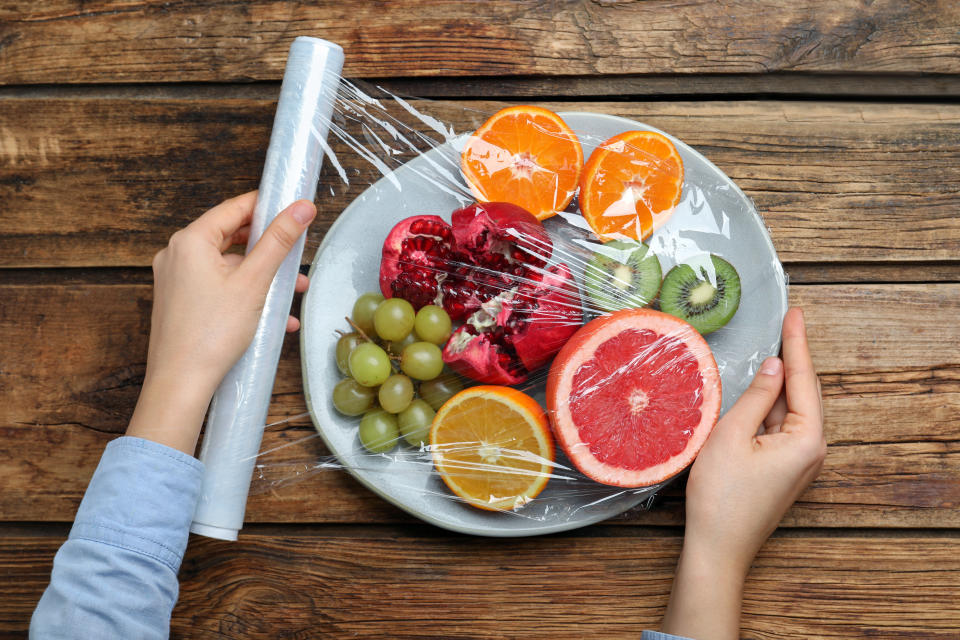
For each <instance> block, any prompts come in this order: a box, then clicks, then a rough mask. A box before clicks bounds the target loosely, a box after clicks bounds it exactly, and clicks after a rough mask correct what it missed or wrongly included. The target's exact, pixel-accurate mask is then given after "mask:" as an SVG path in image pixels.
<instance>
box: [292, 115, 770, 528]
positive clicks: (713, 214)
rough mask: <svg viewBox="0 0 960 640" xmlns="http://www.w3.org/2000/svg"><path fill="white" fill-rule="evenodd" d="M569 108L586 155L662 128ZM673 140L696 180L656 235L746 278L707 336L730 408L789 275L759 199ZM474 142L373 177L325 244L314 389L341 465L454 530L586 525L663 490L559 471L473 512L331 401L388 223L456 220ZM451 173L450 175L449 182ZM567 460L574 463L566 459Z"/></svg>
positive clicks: (312, 321) (311, 359)
mask: <svg viewBox="0 0 960 640" xmlns="http://www.w3.org/2000/svg"><path fill="white" fill-rule="evenodd" d="M561 115H562V116H563V118H564V119H565V120H566V122H567V123H568V124H569V125H570V127H571V128H573V130H574V131H576V132H577V135H578V136H580V141H581V143H582V145H583V147H584V149H583V150H584V157H589V154H590V153H591V152H592V151H593V149H594V148H595V147H596V146H597V145H598V144H599V143H601V142H602V141H604V140H606V139H608V138H610V137H612V136H614V135H616V134H618V133H622V132H624V131H628V130H633V129H641V130H649V131H658V130H657V129H655V128H654V127H650V126H647V125H645V124H642V123H640V122H635V121H632V120H627V119H625V118H618V117H614V116H609V115H602V114H593V113H562V114H561ZM660 133H664V132H660ZM665 135H668V136H669V134H665ZM670 138H671V139H672V140H673V141H674V143H675V144H676V146H677V149H678V151H679V153H680V155H681V157H682V158H683V164H684V170H685V182H684V187H683V196H682V200H681V202H680V204H679V206H678V208H677V211H676V212H675V213H674V215H673V216H672V218H671V219H670V220H669V222H668V223H667V224H666V225H665V226H664V227H663V228H662V229H660V230H658V231H657V232H656V233H655V234H654V237H653V240H652V242H651V246H652V247H653V249H654V250H655V251H656V252H657V254H658V255H659V257H660V260H661V262H662V263H663V267H664V273H666V271H667V270H668V269H669V268H670V267H671V266H673V264H675V263H676V262H679V261H684V260H691V259H692V260H696V259H697V258H696V257H697V256H698V255H701V256H702V255H703V254H704V252H707V253H715V254H718V255H721V256H723V257H724V258H725V259H727V260H728V261H729V262H731V263H732V264H733V265H734V266H735V267H736V268H737V270H738V271H739V273H740V276H741V280H742V282H741V284H742V288H743V295H742V302H741V309H740V311H739V312H738V313H737V315H736V316H734V318H733V320H732V321H731V322H730V324H728V325H727V326H726V327H724V328H723V329H721V330H720V331H717V332H715V333H713V334H711V335H709V336H708V342H709V343H710V346H711V348H712V349H713V352H714V356H715V357H716V360H717V364H718V365H719V367H720V371H721V377H722V381H723V409H724V410H726V409H728V408H729V407H730V406H731V405H732V404H733V402H734V401H736V399H737V398H738V397H739V396H740V394H741V393H742V392H743V390H744V389H745V388H746V386H747V384H749V382H750V379H751V378H752V377H753V374H754V372H755V371H756V369H757V367H758V365H759V363H760V362H761V361H762V360H763V359H764V358H766V357H767V356H770V355H773V354H776V353H777V351H778V350H779V347H780V326H781V322H782V320H783V315H784V313H785V312H786V308H787V292H786V281H785V278H784V274H783V270H782V268H781V266H780V263H779V261H778V259H777V255H776V252H775V250H774V248H773V244H772V243H771V241H770V236H769V234H768V233H767V229H766V227H765V226H764V224H763V221H762V219H761V218H760V216H759V215H758V214H757V212H756V209H755V208H754V206H753V203H752V202H751V201H750V199H749V198H747V197H746V195H744V193H743V192H742V191H741V190H740V189H739V188H738V187H737V186H736V185H735V184H734V183H733V181H731V180H730V179H729V178H728V177H727V176H726V175H724V174H723V172H721V171H720V170H719V169H718V168H717V167H715V166H714V165H713V164H712V163H711V162H710V161H709V160H707V159H706V158H704V157H703V156H702V155H700V154H699V153H698V152H697V151H695V150H694V149H693V148H691V147H689V146H687V145H686V144H684V143H683V142H681V141H680V140H677V139H676V138H673V137H672V136H670ZM463 141H464V137H460V138H457V139H454V140H451V141H450V142H448V143H447V144H444V145H441V146H439V147H437V148H436V149H433V150H432V151H430V152H429V153H427V154H425V155H423V156H420V157H418V158H416V159H414V160H412V161H410V162H408V163H407V164H405V165H403V166H402V167H400V168H399V169H397V170H396V171H394V172H393V173H392V174H390V175H389V176H387V177H385V178H383V179H381V180H379V181H378V182H376V183H375V184H373V185H372V186H371V187H370V188H369V189H367V190H366V191H365V192H364V193H363V194H362V195H361V196H360V197H358V198H357V199H356V200H355V201H354V202H353V203H351V204H350V206H348V207H347V208H346V209H344V211H343V213H342V214H341V215H340V217H339V218H338V219H337V221H336V223H335V224H334V225H333V226H332V227H331V228H330V231H328V232H327V235H326V237H325V238H324V240H323V243H322V244H321V245H320V248H319V249H318V250H317V254H316V257H315V258H314V260H313V265H312V268H311V271H310V279H311V284H310V290H309V292H308V293H307V294H306V295H305V296H304V298H303V309H302V314H301V322H302V325H303V328H302V331H301V351H302V362H303V384H304V392H305V394H306V398H307V406H308V407H309V409H310V415H311V417H312V419H313V423H314V425H315V426H316V428H317V431H318V432H319V433H320V435H321V437H322V438H323V440H324V442H326V444H327V447H328V448H329V449H330V451H331V452H332V453H333V455H334V456H335V457H336V459H337V460H338V461H339V466H341V467H342V468H343V469H345V470H347V471H348V472H350V473H351V474H352V475H353V476H354V477H355V478H357V480H359V481H360V482H361V483H362V484H363V485H365V486H366V487H367V488H369V489H370V490H371V491H373V492H374V493H376V494H378V495H380V496H381V497H383V498H384V499H386V500H388V501H390V502H392V503H393V504H395V505H397V506H398V507H400V508H402V509H404V510H406V511H407V512H409V513H411V514H413V515H415V516H417V517H418V518H421V519H423V520H425V521H427V522H430V523H433V524H435V525H437V526H440V527H444V528H446V529H450V530H453V531H460V532H463V533H470V534H479V535H488V536H527V535H538V534H543V533H550V532H555V531H564V530H568V529H575V528H577V527H582V526H585V525H588V524H592V523H595V522H598V521H601V520H605V519H607V518H611V517H613V516H616V515H619V514H621V513H623V512H624V511H626V510H627V509H630V508H631V507H634V506H636V505H638V504H640V503H641V502H643V501H645V500H647V499H648V498H649V497H650V496H651V495H652V493H653V491H652V490H639V491H623V490H619V489H615V488H613V487H605V486H602V485H597V484H595V483H592V482H590V481H589V480H586V479H585V478H583V477H582V476H579V474H578V473H577V472H575V471H569V472H567V471H563V472H562V474H558V475H563V476H564V477H569V478H570V479H569V481H563V480H557V479H554V480H551V481H550V483H549V484H548V485H547V488H546V489H545V490H544V491H543V493H541V494H540V496H539V497H538V498H537V499H536V500H534V501H533V502H531V503H530V504H528V505H526V506H525V507H523V508H522V509H519V510H518V511H517V512H511V513H499V512H488V511H481V510H478V509H474V508H472V507H469V506H467V505H465V504H463V503H461V502H458V501H457V500H455V499H453V497H452V494H450V493H449V491H447V490H446V487H445V486H444V484H443V482H442V481H441V480H440V478H439V477H438V476H437V475H436V473H435V472H433V469H432V465H431V464H430V460H429V454H423V453H420V452H416V451H409V450H402V449H400V448H398V449H397V450H396V451H395V452H394V453H392V454H386V455H381V456H373V455H370V454H368V453H366V452H364V450H363V449H362V447H361V446H360V443H359V440H358V439H357V419H355V418H347V417H344V416H342V415H340V414H339V413H337V412H336V410H334V408H333V406H332V404H331V401H330V393H331V391H332V389H333V386H334V385H335V384H336V383H337V381H338V380H339V379H340V377H341V376H340V373H339V371H338V370H337V367H336V364H335V360H334V346H335V343H336V335H335V331H337V330H338V329H339V330H342V329H344V328H346V327H345V322H344V317H345V316H348V315H350V311H351V309H352V307H353V302H354V300H356V298H357V297H358V296H359V295H360V294H362V293H364V292H366V291H376V290H378V274H379V268H380V248H381V245H382V242H383V240H384V239H385V238H386V235H387V233H388V232H389V230H390V229H391V228H392V227H393V225H394V224H396V223H397V222H398V221H400V220H402V219H403V218H406V217H408V216H411V215H420V214H435V215H439V216H441V217H443V218H445V219H447V220H449V215H450V212H451V211H453V210H454V209H456V208H458V207H461V206H464V205H465V204H467V201H466V200H465V199H463V200H462V199H460V197H459V196H457V195H454V193H455V190H452V189H447V190H445V189H441V188H439V187H438V180H439V178H438V177H437V176H438V167H457V166H458V165H459V161H458V158H459V152H460V148H461V146H462V144H463ZM449 179H450V177H449V174H448V177H446V178H443V180H449ZM446 184H449V182H447V183H446ZM562 218H563V216H557V217H555V218H552V219H551V220H549V221H548V224H547V227H548V229H549V230H550V231H551V233H552V234H554V235H555V236H557V235H560V236H567V235H569V236H571V237H573V236H576V235H577V233H575V232H576V229H575V228H574V226H573V225H575V224H577V222H578V217H576V216H566V218H565V219H562ZM579 220H580V221H582V219H579ZM571 223H572V224H571ZM571 242H577V240H571ZM540 399H541V400H542V397H541V398H540ZM558 462H560V463H561V464H568V463H567V462H566V461H565V460H564V459H562V458H560V459H559V460H558Z"/></svg>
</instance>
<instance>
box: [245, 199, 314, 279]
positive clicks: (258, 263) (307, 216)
mask: <svg viewBox="0 0 960 640" xmlns="http://www.w3.org/2000/svg"><path fill="white" fill-rule="evenodd" d="M316 215H317V208H316V207H315V206H313V203H312V202H308V201H307V200H297V201H296V202H294V203H293V204H291V205H290V206H289V207H287V208H286V209H284V210H283V211H281V212H280V213H279V214H277V217H276V218H274V219H273V222H271V223H270V226H268V227H267V228H266V229H264V231H263V235H262V236H260V239H259V240H257V243H256V244H255V245H253V249H251V250H250V252H249V253H248V254H247V257H246V258H245V259H244V261H243V264H242V265H240V269H241V270H242V271H244V272H245V275H244V277H246V278H249V279H250V281H251V282H253V283H255V284H256V286H258V287H259V288H260V289H263V290H266V289H267V288H268V287H269V286H270V283H271V282H272V281H273V277H274V276H275V275H277V269H279V268H280V264H281V263H282V262H283V259H284V258H286V257H287V254H288V253H290V250H291V249H292V248H293V247H294V245H296V243H297V240H299V239H300V236H302V235H303V233H304V231H306V230H307V227H308V226H309V225H310V223H311V222H312V221H313V219H314V217H316Z"/></svg>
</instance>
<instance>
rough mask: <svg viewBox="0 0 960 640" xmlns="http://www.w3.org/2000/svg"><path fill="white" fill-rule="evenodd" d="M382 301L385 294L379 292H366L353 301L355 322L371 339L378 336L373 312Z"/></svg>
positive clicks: (351, 315) (352, 316) (353, 318)
mask: <svg viewBox="0 0 960 640" xmlns="http://www.w3.org/2000/svg"><path fill="white" fill-rule="evenodd" d="M381 302H383V296H382V295H380V294H379V293H365V294H363V295H362V296H360V297H359V298H357V301H356V302H354V303H353V313H352V314H350V319H351V320H353V323H354V324H355V325H357V326H358V327H360V330H361V331H363V332H364V333H365V334H367V336H368V337H369V338H371V339H373V338H376V337H377V334H376V331H374V327H373V314H374V312H376V310H377V307H379V306H380V303H381Z"/></svg>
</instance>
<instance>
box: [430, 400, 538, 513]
mask: <svg viewBox="0 0 960 640" xmlns="http://www.w3.org/2000/svg"><path fill="white" fill-rule="evenodd" d="M430 451H431V453H432V454H433V464H434V466H435V467H436V468H437V471H439V472H440V477H441V478H443V481H444V482H445V483H446V484H447V486H448V487H449V488H450V491H452V492H453V493H454V494H456V495H457V496H458V497H460V498H462V499H463V500H464V501H466V502H467V503H468V504H471V505H473V506H475V507H479V508H481V509H487V510H490V511H501V510H512V509H516V508H517V507H520V506H523V505H524V504H526V503H528V502H529V501H530V500H532V499H533V498H535V497H536V496H537V494H539V493H540V492H541V491H542V490H543V487H544V486H546V484H547V480H548V479H549V478H550V473H551V472H552V469H553V461H554V447H553V436H552V435H551V434H550V425H549V423H548V422H547V416H546V414H545V413H544V411H543V409H542V408H541V407H540V405H539V404H537V402H536V401H535V400H534V399H533V398H531V397H530V396H528V395H526V394H525V393H523V392H521V391H517V390H516V389H511V388H510V387H498V386H489V385H485V386H478V387H471V388H470V389H466V390H464V391H461V392H460V393H458V394H457V395H455V396H453V397H452V398H450V399H449V400H448V401H447V402H446V403H445V404H444V405H443V406H442V407H440V411H438V412H437V415H436V416H435V417H434V419H433V425H432V426H431V427H430Z"/></svg>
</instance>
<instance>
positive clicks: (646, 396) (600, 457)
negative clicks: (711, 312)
mask: <svg viewBox="0 0 960 640" xmlns="http://www.w3.org/2000/svg"><path fill="white" fill-rule="evenodd" d="M721 397H722V394H721V387H720V374H719V371H718V370H717V363H716V361H715V360H714V359H713V354H712V353H711V351H710V347H709V345H707V343H706V341H705V340H704V339H703V336H701V335H700V334H699V333H698V332H697V330H696V329H694V328H693V327H692V326H690V325H689V324H687V323H686V322H684V321H683V320H680V319H678V318H675V317H673V316H670V315H667V314H665V313H661V312H659V311H653V310H651V309H625V310H623V311H618V312H616V313H613V314H610V315H606V316H602V317H600V318H597V319H595V320H593V321H591V322H589V323H587V324H586V325H584V326H583V327H582V328H581V329H580V330H579V331H577V333H576V334H574V336H573V337H572V338H571V339H570V340H569V341H568V342H567V343H566V344H565V345H564V347H563V349H561V350H560V352H559V353H558V354H557V356H556V358H554V361H553V365H552V366H551V367H550V373H549V376H548V377H547V408H548V409H549V414H550V422H551V425H552V426H553V430H554V434H555V435H556V437H557V441H558V442H559V443H560V446H561V447H562V448H563V450H564V451H565V452H566V454H567V457H568V458H570V461H571V462H573V464H574V465H575V466H576V467H577V468H578V469H580V471H581V472H583V473H584V474H585V475H586V476H588V477H589V478H592V479H593V480H596V481H597V482H602V483H604V484H609V485H615V486H618V487H647V486H650V485H654V484H657V483H659V482H662V481H664V480H667V479H669V478H671V477H673V476H675V475H676V474H678V473H680V472H681V471H683V470H684V469H685V468H686V467H687V466H689V465H690V463H692V462H693V460H694V458H696V456H697V453H699V451H700V448H701V447H703V443H704V442H706V440H707V436H709V435H710V432H711V431H712V430H713V426H714V425H715V424H716V422H717V418H718V417H719V415H720V402H721Z"/></svg>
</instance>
